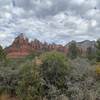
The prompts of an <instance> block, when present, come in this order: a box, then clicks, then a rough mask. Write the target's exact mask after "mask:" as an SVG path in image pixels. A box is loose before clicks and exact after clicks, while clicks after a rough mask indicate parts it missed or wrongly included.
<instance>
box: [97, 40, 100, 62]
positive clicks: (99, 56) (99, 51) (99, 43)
mask: <svg viewBox="0 0 100 100" xmlns="http://www.w3.org/2000/svg"><path fill="white" fill-rule="evenodd" d="M96 48H97V51H96V59H97V62H100V39H98V40H97V44H96Z"/></svg>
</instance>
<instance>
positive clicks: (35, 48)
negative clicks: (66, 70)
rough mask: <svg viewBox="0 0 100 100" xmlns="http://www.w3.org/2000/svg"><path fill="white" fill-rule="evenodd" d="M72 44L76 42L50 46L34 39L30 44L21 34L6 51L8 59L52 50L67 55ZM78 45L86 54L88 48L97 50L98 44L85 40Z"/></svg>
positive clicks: (77, 43)
mask: <svg viewBox="0 0 100 100" xmlns="http://www.w3.org/2000/svg"><path fill="white" fill-rule="evenodd" d="M72 42H76V41H71V42H69V43H68V44H66V45H65V46H63V45H58V44H54V43H52V44H49V43H47V42H44V43H42V42H40V41H39V40H37V39H34V41H31V42H29V39H28V38H27V37H25V36H24V34H23V33H21V34H20V35H19V36H17V37H16V38H15V39H14V41H13V43H12V44H11V45H10V46H8V47H6V48H5V51H6V53H7V57H8V58H18V57H23V56H27V55H29V54H31V53H32V52H44V51H52V50H56V51H59V52H63V53H65V54H67V53H68V47H69V45H70V44H71V43H72ZM76 45H77V47H78V48H80V49H81V50H82V52H85V53H86V50H87V48H88V47H91V48H93V49H94V50H95V45H96V42H95V41H89V40H85V41H82V42H76Z"/></svg>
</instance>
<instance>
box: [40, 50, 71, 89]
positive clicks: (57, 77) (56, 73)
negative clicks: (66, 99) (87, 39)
mask: <svg viewBox="0 0 100 100" xmlns="http://www.w3.org/2000/svg"><path fill="white" fill-rule="evenodd" d="M40 58H41V60H42V65H41V72H42V77H43V79H44V80H45V82H46V84H47V88H48V89H49V88H50V87H48V86H54V87H55V88H57V89H63V88H66V84H65V77H66V76H67V74H68V72H69V68H70V67H69V65H68V60H67V58H66V57H65V56H64V54H62V53H59V52H56V51H53V52H47V53H45V54H43V55H41V57H40Z"/></svg>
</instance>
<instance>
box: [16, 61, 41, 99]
mask: <svg viewBox="0 0 100 100" xmlns="http://www.w3.org/2000/svg"><path fill="white" fill-rule="evenodd" d="M31 64H32V63H31ZM31 64H29V63H28V64H25V65H24V66H23V68H22V69H21V71H20V76H21V79H20V81H19V82H18V87H17V95H18V96H19V97H20V98H21V100H39V98H41V95H42V92H41V79H40V75H39V73H40V72H39V69H38V68H37V66H36V65H34V64H33V65H31Z"/></svg>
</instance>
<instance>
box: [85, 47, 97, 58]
mask: <svg viewBox="0 0 100 100" xmlns="http://www.w3.org/2000/svg"><path fill="white" fill-rule="evenodd" d="M86 56H87V58H88V59H89V60H92V59H94V58H95V51H94V50H93V48H92V47H88V48H87V51H86Z"/></svg>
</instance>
